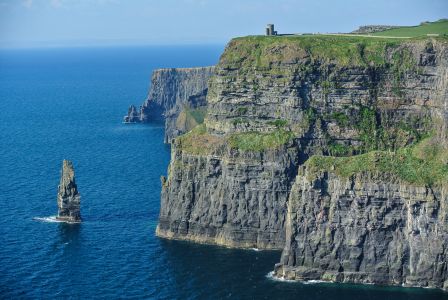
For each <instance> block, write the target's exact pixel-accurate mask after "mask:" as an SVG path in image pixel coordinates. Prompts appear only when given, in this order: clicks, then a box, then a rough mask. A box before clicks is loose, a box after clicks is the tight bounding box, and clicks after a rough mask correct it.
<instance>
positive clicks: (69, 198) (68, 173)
mask: <svg viewBox="0 0 448 300" xmlns="http://www.w3.org/2000/svg"><path fill="white" fill-rule="evenodd" d="M80 203H81V195H80V194H79V192H78V187H77V186H76V182H75V170H74V169H73V163H72V162H71V161H69V160H65V159H64V161H63V162H62V174H61V181H60V183H59V186H58V216H57V219H58V220H61V221H66V222H71V223H78V222H81V213H80Z"/></svg>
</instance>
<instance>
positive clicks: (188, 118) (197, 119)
mask: <svg viewBox="0 0 448 300" xmlns="http://www.w3.org/2000/svg"><path fill="white" fill-rule="evenodd" d="M206 112H207V111H206V109H205V108H203V107H201V108H197V109H191V108H188V107H184V108H183V110H182V111H181V112H180V114H179V116H178V117H177V119H176V127H177V128H178V129H181V130H184V131H190V130H191V129H193V128H194V127H196V126H197V125H199V124H202V123H204V117H205V114H206Z"/></svg>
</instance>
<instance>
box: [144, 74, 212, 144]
mask: <svg viewBox="0 0 448 300" xmlns="http://www.w3.org/2000/svg"><path fill="white" fill-rule="evenodd" d="M213 71H214V67H200V68H183V69H158V70H155V71H154V72H153V73H152V77H151V88H150V91H149V94H148V97H147V99H146V100H145V102H144V104H143V106H142V109H141V116H140V119H141V122H150V121H165V129H166V130H165V142H167V143H169V142H171V140H172V139H173V138H175V137H177V136H178V135H180V134H183V133H185V132H187V131H189V130H190V129H192V128H193V127H194V126H195V125H197V124H199V123H200V122H202V120H203V114H205V105H206V102H205V96H206V94H207V83H208V80H209V79H210V76H211V75H212V74H213ZM179 116H180V118H179Z"/></svg>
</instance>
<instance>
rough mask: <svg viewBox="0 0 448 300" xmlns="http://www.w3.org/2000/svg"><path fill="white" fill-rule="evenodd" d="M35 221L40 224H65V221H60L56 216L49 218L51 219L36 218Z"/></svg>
mask: <svg viewBox="0 0 448 300" xmlns="http://www.w3.org/2000/svg"><path fill="white" fill-rule="evenodd" d="M33 220H36V221H39V222H46V223H63V222H64V221H61V220H58V219H57V218H56V216H49V217H34V218H33Z"/></svg>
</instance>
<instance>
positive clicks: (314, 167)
mask: <svg viewBox="0 0 448 300" xmlns="http://www.w3.org/2000/svg"><path fill="white" fill-rule="evenodd" d="M305 165H306V166H307V169H308V172H309V174H310V176H312V174H316V173H317V172H319V171H331V172H333V173H335V174H337V175H338V176H341V177H344V178H348V177H350V176H353V175H354V174H357V173H361V172H364V171H368V172H370V173H388V174H392V175H395V176H397V177H398V178H399V179H401V180H403V181H405V182H408V183H410V184H415V185H421V186H434V185H444V184H447V183H448V149H447V148H446V147H444V146H442V145H441V144H440V143H438V142H437V140H436V139H434V138H427V139H424V140H423V141H421V142H419V143H418V144H416V145H414V146H410V147H405V148H402V149H399V150H398V151H396V152H390V151H371V152H368V153H365V154H360V155H355V156H350V157H333V156H317V155H316V156H312V157H311V158H310V159H309V160H308V161H307V162H306V163H305Z"/></svg>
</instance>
